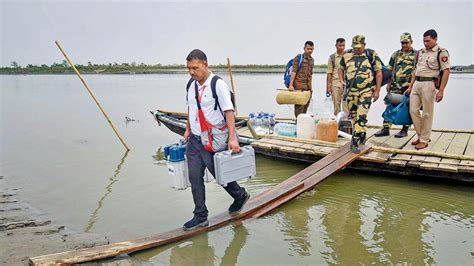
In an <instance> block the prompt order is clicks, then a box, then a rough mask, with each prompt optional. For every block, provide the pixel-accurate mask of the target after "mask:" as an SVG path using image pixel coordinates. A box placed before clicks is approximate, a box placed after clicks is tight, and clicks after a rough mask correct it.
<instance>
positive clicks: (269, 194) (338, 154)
mask: <svg viewBox="0 0 474 266" xmlns="http://www.w3.org/2000/svg"><path fill="white" fill-rule="evenodd" d="M360 148H361V152H360V153H358V154H355V153H352V152H351V151H350V145H349V143H347V144H345V145H344V146H342V147H341V148H339V149H337V150H335V151H333V152H331V153H330V154H328V155H327V156H325V157H324V158H322V159H321V160H319V161H317V162H315V163H313V164H312V165H310V166H308V167H307V168H305V169H303V170H302V171H300V172H299V173H297V174H295V175H293V176H292V177H290V178H288V179H287V180H285V181H283V182H282V183H280V184H278V185H276V186H274V187H272V188H270V189H268V190H266V191H264V192H262V193H261V194H259V195H257V196H255V197H252V198H251V199H250V200H249V201H248V202H247V204H245V206H244V208H243V209H242V211H241V212H240V213H238V214H234V215H230V214H229V213H227V212H226V213H221V214H219V215H217V216H214V217H212V218H210V219H209V225H208V226H207V227H202V228H198V229H196V230H193V231H184V230H183V229H182V228H178V229H174V230H171V231H168V232H166V233H162V234H158V235H155V236H151V237H145V238H140V239H137V240H131V241H124V242H118V243H113V244H109V245H104V246H97V247H92V248H85V249H79V250H71V251H66V252H61V253H56V254H50V255H44V256H38V257H32V258H30V264H32V265H69V264H74V263H81V262H87V261H94V260H98V259H104V258H110V257H115V256H118V255H121V254H128V253H132V252H135V251H140V250H145V249H149V248H153V247H158V246H162V245H166V244H170V243H173V242H176V241H179V240H183V239H187V238H190V237H193V236H196V235H199V234H202V233H205V232H209V231H212V230H215V229H218V228H220V227H223V226H225V225H227V224H229V223H231V222H236V223H241V222H242V221H245V220H246V219H255V218H258V217H261V216H262V215H265V214H267V213H269V212H271V211H273V210H275V208H277V207H278V206H281V205H282V204H284V203H286V202H288V201H290V200H291V199H294V198H295V197H297V196H298V195H300V194H301V193H304V192H305V191H308V190H311V189H313V188H314V187H315V186H316V185H317V184H318V183H319V182H321V181H323V180H324V179H326V178H327V177H329V176H330V175H332V174H334V173H336V172H338V171H339V170H341V169H344V168H345V167H346V166H348V165H349V164H350V163H351V162H353V161H355V160H356V159H357V158H359V157H360V156H362V155H363V154H365V153H367V152H368V151H369V150H370V148H369V147H368V146H364V145H361V146H360Z"/></svg>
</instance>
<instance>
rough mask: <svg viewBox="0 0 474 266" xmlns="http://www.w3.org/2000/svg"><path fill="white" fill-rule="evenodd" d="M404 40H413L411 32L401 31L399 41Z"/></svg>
mask: <svg viewBox="0 0 474 266" xmlns="http://www.w3.org/2000/svg"><path fill="white" fill-rule="evenodd" d="M406 41H409V42H412V41H413V40H412V38H411V34H410V33H408V32H405V33H402V35H400V42H406Z"/></svg>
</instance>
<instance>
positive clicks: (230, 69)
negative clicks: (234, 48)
mask: <svg viewBox="0 0 474 266" xmlns="http://www.w3.org/2000/svg"><path fill="white" fill-rule="evenodd" d="M227 66H228V67H229V76H230V85H231V86H232V93H233V94H234V105H235V106H234V109H235V116H237V115H238V114H239V113H238V112H237V99H236V97H235V86H234V79H233V78H232V66H231V65H230V59H229V57H227Z"/></svg>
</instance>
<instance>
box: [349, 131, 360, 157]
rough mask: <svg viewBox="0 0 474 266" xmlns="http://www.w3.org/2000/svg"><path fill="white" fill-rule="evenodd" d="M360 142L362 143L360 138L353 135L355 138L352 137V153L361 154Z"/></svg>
mask: <svg viewBox="0 0 474 266" xmlns="http://www.w3.org/2000/svg"><path fill="white" fill-rule="evenodd" d="M359 141H360V138H359V136H356V135H353V136H352V139H351V151H352V152H353V153H359V152H360V149H359Z"/></svg>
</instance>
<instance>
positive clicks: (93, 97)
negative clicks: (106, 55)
mask: <svg viewBox="0 0 474 266" xmlns="http://www.w3.org/2000/svg"><path fill="white" fill-rule="evenodd" d="M55 43H56V46H58V48H59V50H60V51H61V53H62V54H63V55H64V57H65V58H66V60H67V61H68V63H69V65H71V67H72V69H73V70H74V72H76V74H77V76H78V77H79V79H80V80H81V81H82V84H84V86H85V87H86V89H87V91H88V92H89V94H90V95H91V97H92V99H93V100H94V102H95V104H96V105H97V107H99V109H100V111H101V112H102V114H103V115H104V116H105V119H106V120H107V122H109V125H110V126H111V127H112V129H113V130H114V132H115V134H116V135H117V137H118V138H119V140H120V142H122V144H123V146H124V147H125V149H127V151H129V150H130V148H128V146H127V144H126V143H125V140H123V138H122V136H121V135H120V133H119V132H118V130H117V128H116V127H115V126H114V124H113V123H112V120H110V118H109V116H108V115H107V113H106V112H105V110H104V108H102V106H101V105H100V103H99V101H98V100H97V98H96V97H95V96H94V94H93V93H92V91H91V89H90V88H89V85H87V82H86V80H85V79H84V78H83V77H82V75H81V73H79V71H78V70H77V68H76V66H75V65H74V64H73V63H72V61H71V59H69V57H68V56H67V55H66V53H65V52H64V50H63V48H62V47H61V45H59V42H58V41H55Z"/></svg>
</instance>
